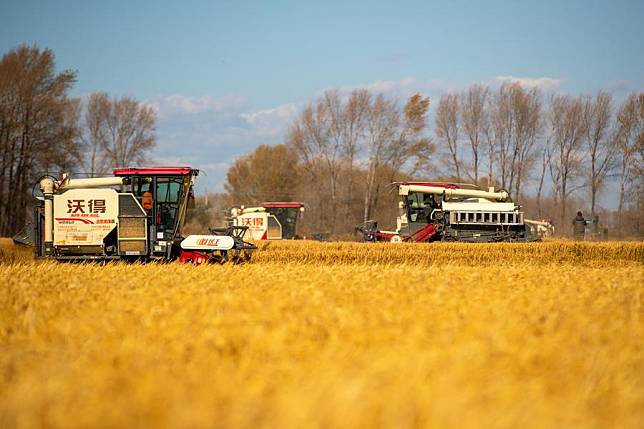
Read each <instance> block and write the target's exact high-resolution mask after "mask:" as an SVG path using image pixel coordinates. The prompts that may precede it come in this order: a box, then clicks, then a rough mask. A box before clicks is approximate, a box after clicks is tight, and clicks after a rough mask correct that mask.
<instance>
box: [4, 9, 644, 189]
mask: <svg viewBox="0 0 644 429" xmlns="http://www.w3.org/2000/svg"><path fill="white" fill-rule="evenodd" d="M0 14H1V15H3V19H2V23H3V24H2V26H0V52H6V51H7V50H9V49H11V48H13V47H15V46H17V45H19V44H21V43H27V44H34V43H35V44H37V45H39V46H40V47H48V48H51V49H53V51H54V52H55V54H56V57H57V63H58V66H59V67H60V68H61V69H62V68H71V69H75V70H77V71H78V83H77V85H76V86H75V88H74V90H73V95H75V96H85V95H87V94H89V93H91V92H93V91H107V92H109V93H110V94H111V95H114V96H121V95H131V96H134V97H136V98H137V99H139V100H142V101H145V102H147V103H151V104H153V105H154V106H155V107H156V108H157V109H158V111H159V121H158V126H157V130H158V137H159V144H158V147H157V149H155V152H154V157H155V159H156V160H158V161H159V162H163V163H173V164H174V163H190V164H193V165H195V166H197V167H201V168H202V169H204V170H205V172H206V177H205V178H204V177H202V179H205V180H203V184H202V186H203V188H208V189H210V190H221V188H222V183H223V178H224V176H225V171H226V169H227V166H228V165H229V164H230V162H231V161H232V160H233V159H234V157H235V156H239V155H240V154H243V153H245V152H247V151H248V150H251V149H252V148H253V147H255V146H257V145H258V144H261V143H271V144H273V143H279V142H281V141H282V140H283V135H284V132H285V129H286V127H287V126H288V123H289V122H290V121H291V120H292V118H293V116H294V115H295V114H296V113H297V111H298V109H299V108H300V107H301V106H302V104H304V103H306V102H307V101H308V100H311V99H312V98H314V97H315V96H316V95H318V94H319V93H320V92H321V91H322V90H324V89H325V88H330V87H341V88H352V87H359V86H367V87H369V88H372V89H373V90H375V91H383V92H386V93H391V94H395V95H400V96H405V95H407V94H410V93H412V92H414V91H421V92H423V93H425V94H428V95H430V97H436V96H439V95H440V94H441V93H444V92H445V91H448V90H455V89H462V88H465V87H467V86H468V85H469V84H471V83H473V82H492V83H493V82H499V81H501V80H504V79H508V78H510V77H511V78H512V79H518V80H522V81H523V82H527V83H528V84H532V85H539V86H542V87H543V88H544V90H556V91H566V92H571V93H575V94H577V93H592V92H595V91H597V90H598V89H600V88H603V89H608V90H610V91H611V92H612V93H613V94H614V95H615V96H616V97H618V98H619V97H623V96H624V95H625V94H626V93H627V92H628V91H633V90H642V89H643V88H644V24H643V22H644V2H641V1H611V2H607V1H601V2H600V1H587V2H581V1H531V2H511V1H506V2H502V1H487V2H484V1H479V2H475V1H472V2H460V1H444V0H443V1H440V2H431V1H418V2H404V1H397V2H393V1H389V2H378V1H374V2H349V1H344V2H333V1H324V2H301V1H293V2H279V1H256V2H252V1H247V2H243V1H230V2H216V1H212V2H208V1H193V2H163V1H129V2H126V1H101V2H93V1H88V0H86V1H27V0H21V1H7V0H3V2H2V6H0ZM430 132H431V129H430Z"/></svg>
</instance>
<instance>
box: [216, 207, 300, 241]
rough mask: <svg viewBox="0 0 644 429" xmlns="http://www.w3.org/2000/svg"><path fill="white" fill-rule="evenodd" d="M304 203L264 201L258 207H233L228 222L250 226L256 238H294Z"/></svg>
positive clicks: (252, 234)
mask: <svg viewBox="0 0 644 429" xmlns="http://www.w3.org/2000/svg"><path fill="white" fill-rule="evenodd" d="M302 213H304V204H303V203H298V202H281V203H262V205H261V206H258V207H244V206H241V207H233V208H232V209H230V212H229V217H228V223H229V225H231V226H235V227H244V228H248V232H249V233H250V236H251V238H253V239H254V240H293V239H297V238H300V237H299V236H298V235H297V223H298V220H299V219H300V217H301V215H302Z"/></svg>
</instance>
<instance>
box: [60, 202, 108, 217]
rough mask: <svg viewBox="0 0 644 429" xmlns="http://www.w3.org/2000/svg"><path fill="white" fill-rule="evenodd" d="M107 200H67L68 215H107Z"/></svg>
mask: <svg viewBox="0 0 644 429" xmlns="http://www.w3.org/2000/svg"><path fill="white" fill-rule="evenodd" d="M106 209H107V207H106V205H105V200H87V201H86V200H67V213H71V214H74V213H78V214H81V213H105V211H106Z"/></svg>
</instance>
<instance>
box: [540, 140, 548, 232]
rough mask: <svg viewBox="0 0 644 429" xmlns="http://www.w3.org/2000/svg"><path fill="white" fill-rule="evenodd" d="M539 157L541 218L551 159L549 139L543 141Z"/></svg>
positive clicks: (541, 216)
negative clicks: (545, 183)
mask: <svg viewBox="0 0 644 429" xmlns="http://www.w3.org/2000/svg"><path fill="white" fill-rule="evenodd" d="M539 159H540V160H541V169H540V171H539V184H538V185H537V214H538V216H539V219H541V218H543V212H542V209H541V204H542V198H543V188H544V182H545V178H546V171H548V165H549V164H550V161H551V153H550V140H549V139H547V140H546V141H545V142H544V143H543V146H542V148H541V152H540V154H539Z"/></svg>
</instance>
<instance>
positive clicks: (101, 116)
mask: <svg viewBox="0 0 644 429" xmlns="http://www.w3.org/2000/svg"><path fill="white" fill-rule="evenodd" d="M111 104H112V103H111V101H110V99H109V97H108V95H107V94H105V93H93V94H90V96H89V98H88V100H87V106H86V107H85V114H84V115H83V133H82V140H83V145H84V147H85V153H86V156H85V160H84V166H85V172H86V173H87V174H88V175H89V176H90V177H95V176H101V175H104V174H106V173H107V172H108V169H109V160H108V159H106V154H105V150H104V148H105V147H107V146H108V145H109V142H108V136H107V118H108V116H109V115H110V110H111V108H112V106H111Z"/></svg>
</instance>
